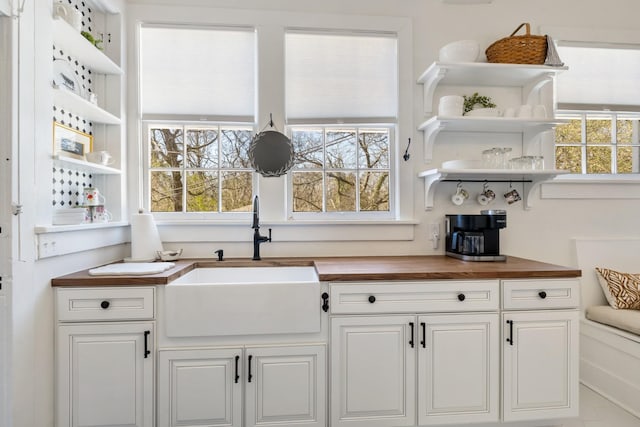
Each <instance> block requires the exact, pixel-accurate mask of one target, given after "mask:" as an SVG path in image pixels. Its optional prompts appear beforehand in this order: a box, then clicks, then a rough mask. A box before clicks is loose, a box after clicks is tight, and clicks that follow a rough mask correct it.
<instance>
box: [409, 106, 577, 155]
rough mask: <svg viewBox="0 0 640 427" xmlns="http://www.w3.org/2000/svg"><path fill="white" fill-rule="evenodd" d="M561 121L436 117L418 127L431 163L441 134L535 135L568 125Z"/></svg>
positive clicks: (515, 118)
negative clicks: (435, 144) (559, 125)
mask: <svg viewBox="0 0 640 427" xmlns="http://www.w3.org/2000/svg"><path fill="white" fill-rule="evenodd" d="M567 122H568V121H567V120H559V119H521V118H517V117H513V118H512V117H467V116H458V117H443V116H434V117H431V118H429V119H428V120H426V121H425V122H423V123H422V124H421V125H420V126H418V130H421V131H422V132H424V157H425V161H431V159H432V157H433V144H434V143H435V141H436V137H437V136H438V134H439V133H440V132H443V131H448V132H497V133H509V132H511V133H513V132H517V133H521V132H527V133H528V134H531V135H535V134H538V133H541V132H546V131H548V130H551V129H553V128H554V127H555V126H556V125H558V124H561V123H567Z"/></svg>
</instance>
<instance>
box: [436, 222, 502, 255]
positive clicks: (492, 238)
mask: <svg viewBox="0 0 640 427" xmlns="http://www.w3.org/2000/svg"><path fill="white" fill-rule="evenodd" d="M506 226H507V212H506V211H504V210H487V211H481V212H480V215H446V216H445V230H446V233H447V235H446V252H445V253H446V255H448V256H452V257H454V258H459V259H461V260H464V261H505V260H506V259H507V258H506V257H505V256H504V255H500V234H499V232H500V229H501V228H505V227H506Z"/></svg>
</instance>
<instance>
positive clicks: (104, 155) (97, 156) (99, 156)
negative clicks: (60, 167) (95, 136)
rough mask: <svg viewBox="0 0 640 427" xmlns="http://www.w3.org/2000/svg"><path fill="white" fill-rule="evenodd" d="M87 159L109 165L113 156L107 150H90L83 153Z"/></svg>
mask: <svg viewBox="0 0 640 427" xmlns="http://www.w3.org/2000/svg"><path fill="white" fill-rule="evenodd" d="M84 156H85V158H86V159H87V161H89V162H91V163H98V164H101V165H110V164H112V163H113V157H111V154H109V152H108V151H92V152H90V153H87V154H85V155H84Z"/></svg>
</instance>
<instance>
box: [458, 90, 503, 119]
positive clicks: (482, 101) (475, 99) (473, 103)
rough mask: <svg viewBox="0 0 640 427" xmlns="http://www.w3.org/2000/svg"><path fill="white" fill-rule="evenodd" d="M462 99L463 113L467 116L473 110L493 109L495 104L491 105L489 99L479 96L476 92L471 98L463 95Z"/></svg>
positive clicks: (491, 102)
mask: <svg viewBox="0 0 640 427" xmlns="http://www.w3.org/2000/svg"><path fill="white" fill-rule="evenodd" d="M463 98H464V113H463V114H467V113H468V112H469V111H471V110H473V109H474V108H495V107H496V104H494V103H493V101H492V100H491V97H488V96H484V95H479V94H478V92H476V93H474V94H473V95H471V96H467V95H463Z"/></svg>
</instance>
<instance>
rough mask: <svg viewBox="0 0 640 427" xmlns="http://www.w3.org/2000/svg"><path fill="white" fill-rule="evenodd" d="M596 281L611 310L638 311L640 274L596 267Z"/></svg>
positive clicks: (639, 308) (639, 303)
mask: <svg viewBox="0 0 640 427" xmlns="http://www.w3.org/2000/svg"><path fill="white" fill-rule="evenodd" d="M596 272H597V273H598V281H599V282H600V286H601V287H602V290H603V291H604V295H605V296H606V297H607V301H608V302H609V305H610V306H611V307H613V308H621V309H634V310H640V274H629V273H621V272H619V271H615V270H610V269H608V268H600V267H596Z"/></svg>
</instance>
